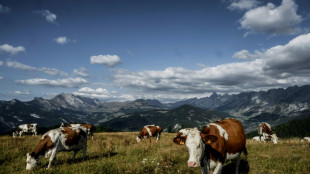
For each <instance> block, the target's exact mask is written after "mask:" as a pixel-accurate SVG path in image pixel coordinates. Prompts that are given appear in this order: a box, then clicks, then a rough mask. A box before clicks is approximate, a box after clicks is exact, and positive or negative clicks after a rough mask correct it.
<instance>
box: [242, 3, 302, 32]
mask: <svg viewBox="0 0 310 174" xmlns="http://www.w3.org/2000/svg"><path fill="white" fill-rule="evenodd" d="M302 20H303V19H302V17H301V16H300V15H298V14H297V5H296V3H295V2H294V1H293V0H282V4H281V5H280V6H278V7H276V6H275V5H274V4H272V3H268V4H267V5H265V6H261V7H257V8H254V9H251V10H249V11H247V12H246V13H245V14H244V16H243V17H242V19H241V20H240V25H241V28H242V29H245V30H248V32H247V33H246V34H245V36H246V35H248V34H251V33H266V34H268V35H278V34H286V35H291V34H295V33H297V32H299V31H300V30H301V29H300V26H299V24H300V23H301V22H302Z"/></svg>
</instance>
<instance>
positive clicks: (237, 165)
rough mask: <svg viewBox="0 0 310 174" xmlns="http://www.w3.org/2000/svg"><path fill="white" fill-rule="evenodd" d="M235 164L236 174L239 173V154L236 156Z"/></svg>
mask: <svg viewBox="0 0 310 174" xmlns="http://www.w3.org/2000/svg"><path fill="white" fill-rule="evenodd" d="M235 165H236V169H235V174H238V173H239V165H240V156H239V157H237V159H236V164H235Z"/></svg>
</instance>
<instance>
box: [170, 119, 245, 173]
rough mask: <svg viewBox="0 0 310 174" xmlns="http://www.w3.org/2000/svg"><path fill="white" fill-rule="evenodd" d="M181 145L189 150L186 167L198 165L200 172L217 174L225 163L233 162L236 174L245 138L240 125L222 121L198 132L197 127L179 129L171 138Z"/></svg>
mask: <svg viewBox="0 0 310 174" xmlns="http://www.w3.org/2000/svg"><path fill="white" fill-rule="evenodd" d="M173 141H174V142H175V143H176V144H185V145H186V146H187V148H188V151H189V160H188V162H187V165H188V166H189V167H198V166H201V172H202V173H205V172H206V170H207V173H211V174H215V173H216V174H217V173H221V170H222V167H223V164H224V163H225V161H227V160H236V169H235V173H238V169H239V163H240V155H241V153H242V152H244V154H245V155H247V150H246V147H245V144H246V138H245V133H244V129H243V126H242V124H241V123H240V122H239V121H238V120H236V119H223V120H220V121H216V122H214V123H210V124H208V125H207V126H206V127H204V128H203V129H202V130H201V131H199V130H198V129H197V128H189V129H181V130H180V131H179V132H178V134H177V136H176V137H175V138H174V139H173Z"/></svg>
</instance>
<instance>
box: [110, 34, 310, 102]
mask: <svg viewBox="0 0 310 174" xmlns="http://www.w3.org/2000/svg"><path fill="white" fill-rule="evenodd" d="M239 53H240V54H239V55H238V54H237V55H236V54H235V55H236V58H241V57H242V56H244V57H243V58H252V59H247V60H246V61H242V62H236V63H227V64H222V65H218V66H214V67H204V68H202V69H200V70H189V69H184V68H180V67H168V68H166V69H164V70H157V71H150V70H149V71H140V72H131V71H128V70H124V69H114V70H113V77H112V80H113V82H114V84H117V85H119V86H120V87H121V88H129V89H131V90H133V91H134V92H133V93H132V95H133V96H134V97H135V98H137V96H139V97H149V98H160V99H163V98H164V99H169V98H170V99H174V98H176V99H180V98H181V97H185V98H186V97H203V96H208V95H209V94H210V93H211V92H213V91H216V92H218V93H226V92H227V93H237V92H242V91H252V90H254V91H258V90H266V89H270V88H278V87H287V86H292V85H295V84H296V85H305V84H309V83H310V78H309V74H310V33H309V34H304V35H300V36H298V37H296V38H294V39H292V40H291V41H290V42H289V43H287V44H285V45H278V46H275V47H272V48H269V49H267V50H263V51H255V52H254V53H249V52H248V51H247V50H243V51H240V52H239Z"/></svg>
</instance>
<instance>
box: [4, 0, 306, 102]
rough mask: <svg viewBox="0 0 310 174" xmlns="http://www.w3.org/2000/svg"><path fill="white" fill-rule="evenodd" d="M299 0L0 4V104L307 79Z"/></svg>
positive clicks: (27, 0) (159, 94)
mask: <svg viewBox="0 0 310 174" xmlns="http://www.w3.org/2000/svg"><path fill="white" fill-rule="evenodd" d="M309 74H310V1H308V0H194V1H188V0H92V1H87V0H66V1H63V0H53V1H51V0H49V1H47V0H0V100H7V101H8V100H12V99H19V100H22V101H30V100H33V99H34V97H42V98H45V99H50V98H53V97H54V96H56V95H58V94H60V93H63V92H64V93H72V94H75V95H81V96H85V97H92V98H98V99H101V100H103V101H107V102H108V101H133V100H136V99H157V100H159V101H161V102H173V101H179V100H185V99H189V98H194V97H197V98H202V97H207V96H210V95H211V94H212V93H213V92H216V93H218V94H222V95H223V94H225V93H227V94H236V93H240V92H248V91H261V90H264V91H265V90H268V89H271V88H287V87H289V86H294V85H298V86H302V85H308V84H310V75H309Z"/></svg>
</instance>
